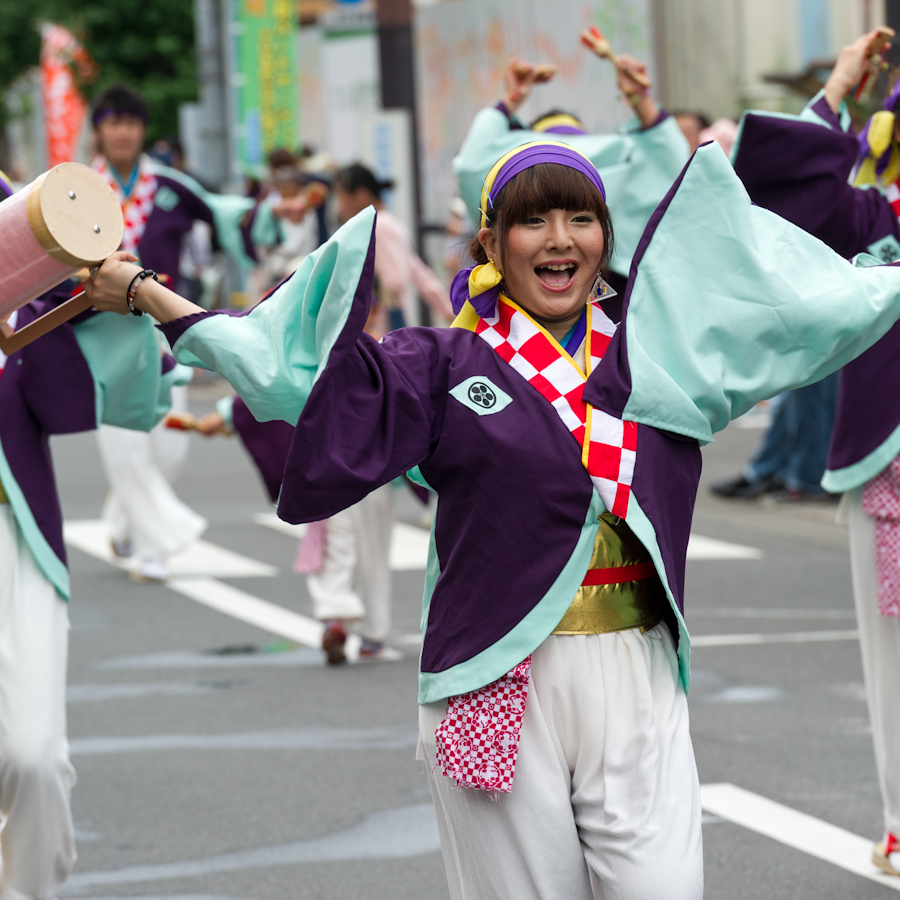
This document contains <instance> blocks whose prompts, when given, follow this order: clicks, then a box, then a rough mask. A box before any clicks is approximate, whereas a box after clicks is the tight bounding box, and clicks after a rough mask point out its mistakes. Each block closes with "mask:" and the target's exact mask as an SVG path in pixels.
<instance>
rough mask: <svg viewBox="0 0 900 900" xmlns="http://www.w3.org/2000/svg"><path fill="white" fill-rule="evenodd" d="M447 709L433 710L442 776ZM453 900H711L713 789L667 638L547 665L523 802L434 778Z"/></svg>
mask: <svg viewBox="0 0 900 900" xmlns="http://www.w3.org/2000/svg"><path fill="white" fill-rule="evenodd" d="M445 711H446V701H441V702H440V703H432V704H429V705H427V706H421V707H420V712H419V727H420V733H421V736H422V741H423V743H424V746H425V757H426V761H427V766H428V769H429V771H431V769H432V767H433V766H434V762H435V739H434V731H435V729H436V728H437V726H438V724H439V723H440V722H441V720H442V719H443V718H444V715H445ZM430 781H431V793H432V796H433V798H434V806H435V811H436V813H437V820H438V829H439V831H440V835H441V846H442V848H443V852H444V865H445V867H446V870H447V878H448V880H449V882H450V896H451V897H452V898H453V900H488V898H490V900H557V898H559V900H563V898H565V900H596V898H603V900H699V898H700V897H702V896H703V848H702V838H701V834H700V815H701V812H700V784H699V781H698V778H697V768H696V765H695V763H694V752H693V748H692V747H691V739H690V735H689V733H688V707H687V697H686V696H685V693H684V689H683V688H682V686H681V683H680V681H679V680H678V662H677V659H676V655H675V648H674V645H673V643H672V638H671V636H670V634H669V631H668V629H667V628H666V626H665V625H659V626H657V627H656V628H653V629H651V630H650V631H648V632H647V633H646V634H641V633H640V631H638V630H636V629H631V630H629V631H620V632H616V633H613V634H600V635H551V636H550V637H549V638H547V640H546V641H544V643H543V644H541V646H540V647H538V649H537V650H536V651H535V654H534V663H533V665H532V669H531V683H530V685H529V688H528V699H527V704H526V708H525V717H524V720H523V723H522V735H521V741H520V743H519V756H518V760H517V764H516V773H515V778H514V780H513V785H512V792H511V793H509V794H501V795H500V797H499V798H498V800H497V801H496V802H494V801H493V800H491V798H490V797H489V796H488V795H487V794H485V793H483V792H482V791H476V790H470V789H466V788H463V789H460V788H456V787H455V785H454V784H453V782H452V781H451V780H450V779H449V778H446V777H444V776H443V775H442V774H441V773H440V770H437V771H434V772H432V774H431V776H430Z"/></svg>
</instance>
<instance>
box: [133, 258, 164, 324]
mask: <svg viewBox="0 0 900 900" xmlns="http://www.w3.org/2000/svg"><path fill="white" fill-rule="evenodd" d="M145 278H152V279H153V280H154V281H155V282H157V283H159V278H158V277H157V275H156V272H154V271H153V269H141V271H140V272H138V273H137V275H135V276H134V278H132V279H131V284H129V285H128V293H127V294H126V295H125V299H126V300H127V301H128V308H129V309H130V310H131V314H132V315H133V316H142V315H143V314H144V311H143V310H142V309H138V308H137V307H136V306H135V305H134V298H135V296H136V295H137V292H138V288H139V287H140V286H141V285H142V284H143V283H144V279H145Z"/></svg>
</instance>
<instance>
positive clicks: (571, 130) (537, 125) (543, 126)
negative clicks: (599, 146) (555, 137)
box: [531, 113, 587, 134]
mask: <svg viewBox="0 0 900 900" xmlns="http://www.w3.org/2000/svg"><path fill="white" fill-rule="evenodd" d="M531 130H532V131H540V132H542V133H544V134H587V132H586V131H585V130H584V123H583V122H582V121H581V120H580V119H577V118H576V117H575V116H573V115H572V114H571V113H553V115H549V116H544V117H543V118H541V119H538V120H537V122H534V123H532V125H531Z"/></svg>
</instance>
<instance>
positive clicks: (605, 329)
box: [475, 295, 637, 519]
mask: <svg viewBox="0 0 900 900" xmlns="http://www.w3.org/2000/svg"><path fill="white" fill-rule="evenodd" d="M587 316H588V322H587V334H586V338H585V340H586V344H585V351H584V356H585V365H586V367H587V372H586V373H584V372H582V371H581V369H579V368H578V366H577V365H576V364H575V362H574V361H573V360H572V358H571V357H570V356H569V354H568V353H566V352H565V351H564V350H563V349H562V348H561V347H560V346H559V344H558V343H557V342H556V341H555V340H553V338H551V337H550V335H549V334H548V333H547V332H546V331H545V330H544V329H543V328H541V326H540V325H538V324H537V322H535V321H534V319H532V318H531V316H529V315H528V313H526V312H525V311H524V310H523V309H522V308H521V307H519V306H517V305H516V304H515V303H514V302H513V301H512V300H510V299H509V298H508V297H504V296H502V295H501V296H500V300H499V302H498V303H497V312H496V313H495V314H494V316H492V317H490V318H487V319H485V318H482V319H481V320H480V321H479V322H478V324H477V325H476V327H475V333H476V334H478V335H479V336H480V337H482V338H484V340H486V341H487V342H488V343H489V344H490V345H491V346H492V347H493V348H494V349H495V350H496V351H497V353H499V354H500V356H501V357H502V358H503V359H504V360H506V362H508V363H509V364H510V365H511V366H512V367H513V368H514V369H515V370H516V371H517V372H518V373H519V374H520V375H521V376H522V377H523V378H524V379H525V380H526V381H527V382H528V383H529V384H530V385H531V386H532V387H533V388H535V389H536V390H537V391H538V392H539V393H540V394H541V395H542V396H544V397H545V398H546V399H547V400H548V401H549V402H550V405H551V406H552V407H553V408H554V409H555V410H556V412H557V414H558V415H559V417H560V419H562V421H563V423H564V424H565V426H566V428H568V429H569V431H570V432H571V433H572V437H574V438H575V440H576V441H578V446H579V447H581V448H582V461H583V462H584V465H585V468H586V469H587V470H588V475H590V477H591V481H592V482H593V483H594V487H595V488H597V493H599V494H600V496H601V497H602V498H603V502H604V503H605V504H606V508H607V509H608V510H609V511H610V512H611V513H612V514H613V515H616V516H619V517H620V518H623V519H624V518H625V517H626V516H627V514H628V498H629V497H630V496H631V479H632V477H633V475H634V462H635V457H636V454H637V422H624V421H622V419H617V418H616V417H615V416H611V415H609V414H608V413H605V412H603V411H602V410H599V409H594V407H592V406H591V405H590V404H588V403H585V402H584V400H583V399H582V394H583V393H584V384H585V382H586V381H587V379H588V376H589V375H590V374H591V372H592V371H593V369H594V367H595V366H596V365H597V364H598V363H599V362H600V360H601V359H602V358H603V354H604V353H605V352H606V348H607V347H608V346H609V342H610V340H612V336H613V335H614V334H615V332H616V326H615V323H614V322H613V321H612V320H611V319H610V318H609V317H608V316H607V315H606V313H604V312H603V310H602V308H601V307H600V304H599V302H596V301H595V302H594V303H591V304H589V305H588V308H587Z"/></svg>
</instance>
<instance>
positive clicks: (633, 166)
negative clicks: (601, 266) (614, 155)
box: [571, 116, 690, 276]
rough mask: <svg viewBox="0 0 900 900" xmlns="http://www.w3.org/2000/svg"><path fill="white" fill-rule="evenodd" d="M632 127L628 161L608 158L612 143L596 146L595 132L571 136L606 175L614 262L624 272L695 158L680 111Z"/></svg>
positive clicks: (573, 141) (629, 267) (627, 135)
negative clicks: (671, 190) (655, 214)
mask: <svg viewBox="0 0 900 900" xmlns="http://www.w3.org/2000/svg"><path fill="white" fill-rule="evenodd" d="M626 127H627V130H626V132H625V134H626V141H627V145H626V147H627V151H628V153H627V159H625V160H622V161H609V162H606V161H605V159H604V153H603V152H600V151H601V150H603V151H606V153H608V152H609V150H610V149H612V148H610V147H601V146H599V145H598V146H591V144H592V142H594V141H597V140H598V139H597V138H595V137H594V136H593V135H587V136H585V137H581V136H580V135H576V136H574V137H572V138H571V142H572V146H573V147H575V149H576V150H581V151H582V153H584V154H585V155H586V156H588V157H590V159H591V161H592V162H593V163H594V165H595V166H596V167H597V170H598V171H599V172H600V177H601V178H602V179H603V183H604V185H605V187H606V196H607V201H608V204H609V212H610V215H611V216H612V220H613V228H614V229H615V253H614V255H613V258H612V263H611V266H612V269H613V270H614V271H616V272H618V273H619V274H620V275H624V276H627V275H628V273H629V271H630V269H631V259H632V257H633V256H634V252H635V250H637V245H638V242H639V241H640V239H641V235H642V234H643V233H644V229H645V228H646V227H647V222H648V221H649V220H650V216H651V215H653V211H654V210H655V209H656V207H657V206H658V205H659V203H660V202H661V201H662V199H663V197H665V196H666V193H667V192H668V190H669V188H670V187H672V184H673V183H674V181H675V179H676V178H677V177H678V176H679V174H680V173H681V170H682V169H683V168H684V165H685V163H686V162H687V161H688V159H689V158H690V149H689V147H688V143H687V141H686V140H685V137H684V135H683V134H682V133H681V129H680V128H679V127H678V122H676V121H675V118H674V116H668V117H667V118H666V119H664V120H663V121H662V122H660V123H659V125H653V126H651V127H650V128H643V129H640V128H639V123H637V122H636V121H635V122H632V123H630V124H629V126H626ZM592 151H593V153H592Z"/></svg>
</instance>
